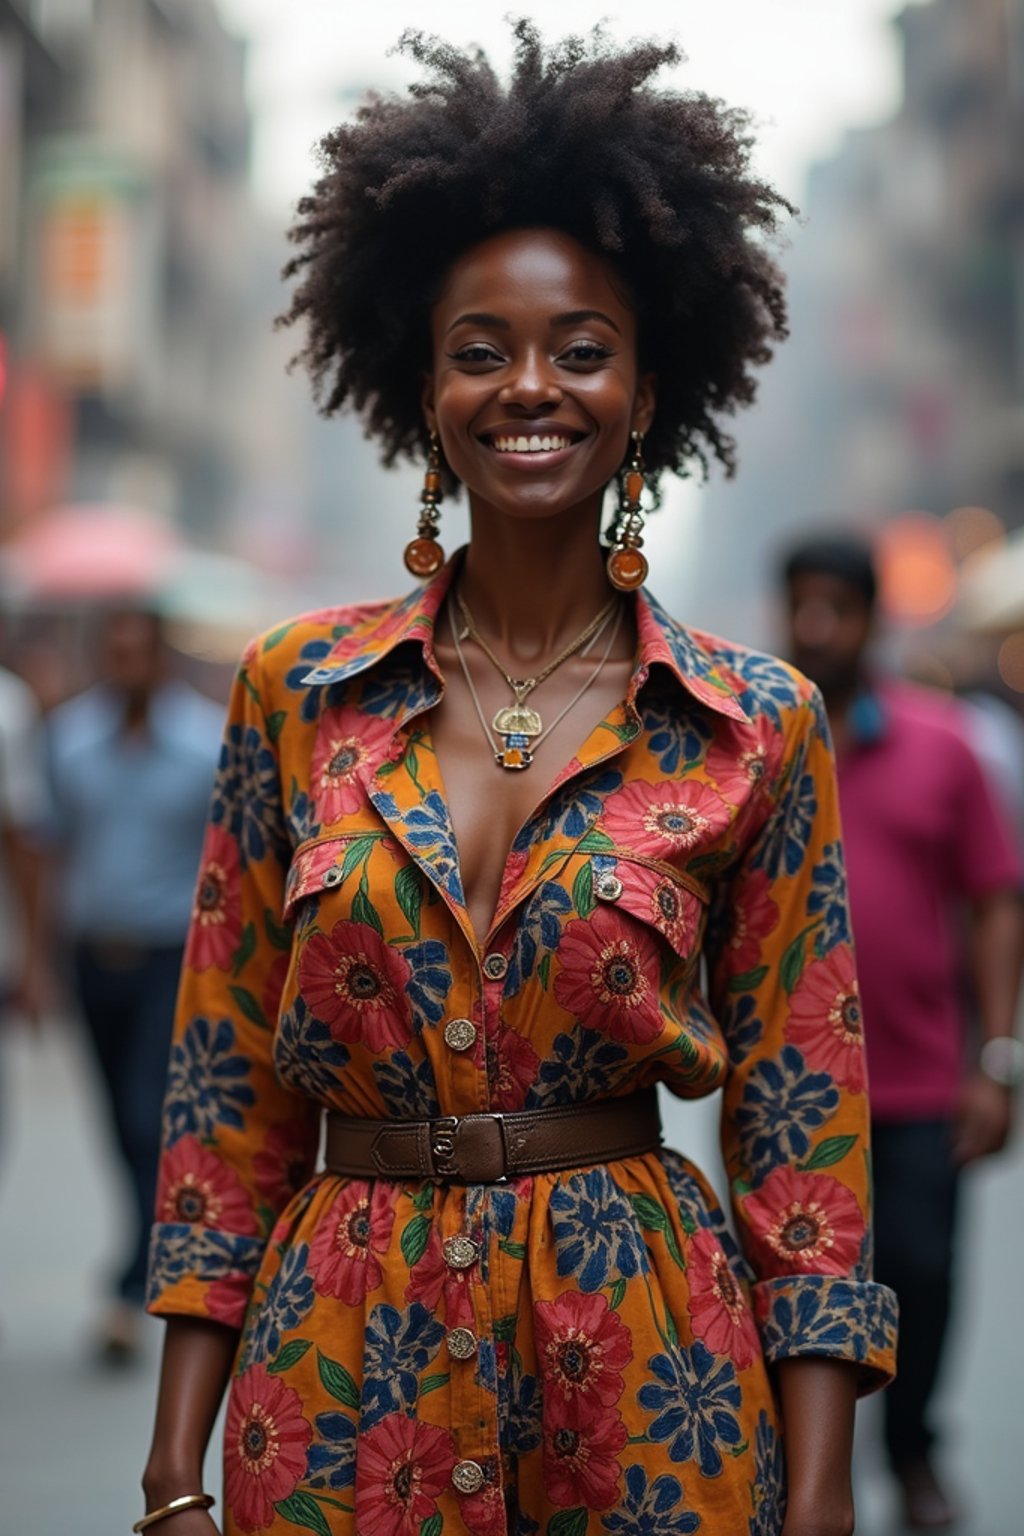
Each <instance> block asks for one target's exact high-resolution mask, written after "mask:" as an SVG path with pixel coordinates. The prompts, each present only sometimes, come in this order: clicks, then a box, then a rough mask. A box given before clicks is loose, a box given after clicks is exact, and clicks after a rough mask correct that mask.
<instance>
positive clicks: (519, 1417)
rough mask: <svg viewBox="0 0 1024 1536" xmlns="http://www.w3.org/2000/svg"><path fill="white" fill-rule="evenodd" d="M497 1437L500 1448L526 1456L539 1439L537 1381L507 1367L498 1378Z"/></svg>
mask: <svg viewBox="0 0 1024 1536" xmlns="http://www.w3.org/2000/svg"><path fill="white" fill-rule="evenodd" d="M498 1438H499V1440H500V1443H501V1448H502V1450H503V1451H511V1452H512V1454H513V1455H515V1456H526V1455H527V1454H528V1453H529V1452H530V1451H533V1450H536V1448H537V1446H538V1445H540V1441H541V1394H540V1383H539V1381H538V1380H537V1378H536V1376H531V1375H528V1374H526V1373H524V1372H523V1371H521V1370H519V1369H518V1368H517V1367H515V1366H510V1367H509V1369H508V1371H507V1372H505V1374H504V1375H502V1376H499V1377H498Z"/></svg>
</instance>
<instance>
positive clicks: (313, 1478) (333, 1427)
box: [306, 1413, 356, 1488]
mask: <svg viewBox="0 0 1024 1536" xmlns="http://www.w3.org/2000/svg"><path fill="white" fill-rule="evenodd" d="M314 1423H315V1424H316V1432H317V1435H318V1436H319V1439H317V1440H314V1441H313V1443H312V1445H311V1446H310V1447H309V1452H308V1460H307V1462H306V1473H307V1478H308V1482H309V1486H310V1487H311V1488H350V1487H351V1486H352V1484H353V1483H354V1482H355V1480H356V1426H355V1425H354V1424H353V1422H352V1420H351V1419H350V1418H348V1417H346V1415H345V1414H343V1413H318V1414H317V1416H316V1419H315V1420H314Z"/></svg>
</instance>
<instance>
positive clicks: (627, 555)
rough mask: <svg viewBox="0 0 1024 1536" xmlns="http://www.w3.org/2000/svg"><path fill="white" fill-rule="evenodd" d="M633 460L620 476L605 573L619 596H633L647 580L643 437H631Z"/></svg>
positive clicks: (636, 434) (640, 433) (635, 433)
mask: <svg viewBox="0 0 1024 1536" xmlns="http://www.w3.org/2000/svg"><path fill="white" fill-rule="evenodd" d="M632 439H633V456H632V458H631V459H630V461H629V465H628V467H627V468H626V469H625V470H624V472H623V476H622V501H621V504H620V506H619V511H618V515H617V517H616V519H615V527H614V532H613V535H612V548H611V551H610V553H609V555H608V560H607V562H606V565H605V569H606V570H607V572H608V580H609V581H610V582H611V584H612V586H613V587H616V588H618V590H619V591H620V592H635V591H636V589H637V587H642V586H643V584H644V582H645V581H646V580H647V572H648V570H649V566H648V564H647V557H646V555H643V554H641V547H642V545H643V542H644V541H643V539H642V538H641V534H642V532H643V526H644V517H643V509H642V507H641V505H640V498H641V496H642V495H643V489H644V456H643V448H644V437H643V433H642V432H634V433H632Z"/></svg>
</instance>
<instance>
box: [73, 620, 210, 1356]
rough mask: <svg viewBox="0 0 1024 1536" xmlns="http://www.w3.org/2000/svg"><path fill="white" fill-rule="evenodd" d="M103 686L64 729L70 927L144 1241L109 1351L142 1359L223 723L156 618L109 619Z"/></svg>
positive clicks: (106, 1336)
mask: <svg viewBox="0 0 1024 1536" xmlns="http://www.w3.org/2000/svg"><path fill="white" fill-rule="evenodd" d="M100 670H101V677H102V681H101V682H100V683H99V684H98V685H97V686H96V687H94V688H91V689H89V690H88V691H87V692H86V693H83V694H80V695H79V696H78V697H77V698H74V699H71V700H70V701H69V702H68V703H66V704H64V705H62V706H61V707H60V708H59V709H57V710H55V711H54V712H53V714H52V715H51V716H50V760H51V777H52V784H53V795H54V802H55V810H56V818H57V831H58V846H59V853H60V864H59V874H58V891H57V905H58V913H57V916H58V921H59V923H60V926H61V929H62V933H63V936H64V938H65V940H66V942H67V945H68V948H69V952H70V959H71V970H72V975H73V980H74V984H75V990H76V992H77V997H78V1001H79V1004H80V1007H81V1012H82V1015H83V1018H84V1020H85V1023H86V1026H87V1030H88V1033H89V1036H90V1038H91V1040H92V1043H93V1046H94V1048H95V1055H96V1061H97V1064H98V1066H99V1070H100V1074H101V1077H102V1080H103V1083H104V1086H105V1088H106V1091H107V1099H108V1104H109V1109H110V1114H111V1119H112V1123H113V1129H114V1131H115V1135H116V1141H117V1146H118V1149H119V1152H120V1154H121V1157H122V1159H123V1161H124V1164H125V1168H126V1171H127V1173H128V1175H129V1178H130V1183H131V1190H132V1195H133V1202H134V1206H135V1212H134V1214H135V1218H136V1222H137V1230H136V1233H135V1238H134V1242H133V1247H132V1252H131V1255H130V1257H129V1260H128V1262H127V1264H126V1266H125V1267H124V1269H123V1270H122V1272H121V1274H120V1276H119V1278H118V1281H117V1299H116V1301H115V1302H114V1303H113V1304H112V1305H111V1308H110V1310H109V1312H108V1315H107V1318H106V1321H105V1324H104V1328H103V1333H102V1337H101V1340H100V1343H101V1348H102V1352H103V1354H104V1356H105V1357H106V1358H107V1359H108V1360H110V1361H116V1360H121V1359H127V1358H130V1356H131V1355H132V1353H133V1352H134V1348H135V1344H136V1335H137V1330H138V1319H139V1316H140V1312H139V1309H140V1307H141V1303H142V1300H143V1294H144V1288H145V1276H146V1244H147V1239H148V1233H149V1226H150V1223H151V1221H152V1216H153V1208H154V1204H155V1199H156V1168H157V1158H158V1153H159V1136H160V1109H161V1103H162V1099H163V1089H164V1080H165V1075H166V1069H167V1055H168V1050H169V1045H170V1035H171V1023H172V1019H173V1013H174V1000H175V993H176V990H177V982H178V972H179V969H180V966H181V959H182V949H183V945H184V942H185V935H186V932H187V928H188V923H189V917H190V914H191V910H192V902H193V893H194V887H195V881H196V871H197V869H198V866H199V856H200V851H201V847H202V839H203V827H204V823H205V818H206V811H207V804H208V801H209V797H210V791H211V788H212V786H213V779H214V773H215V771H216V765H217V754H218V743H219V740H220V732H221V721H222V712H221V710H220V708H219V707H218V706H217V705H215V704H213V703H211V702H210V701H209V700H208V699H206V698H205V697H204V696H203V695H202V694H199V693H197V692H196V691H195V690H194V689H193V688H191V687H189V686H188V685H187V684H185V683H183V682H181V681H178V680H176V679H174V678H172V677H171V675H170V672H169V669H168V665H167V651H166V647H165V645H164V641H163V636H162V633H161V626H160V621H159V619H158V618H156V617H155V616H154V615H153V614H150V613H140V612H120V613H114V614H111V615H109V616H108V618H107V620H106V622H105V624H104V628H103V633H102V650H101V669H100Z"/></svg>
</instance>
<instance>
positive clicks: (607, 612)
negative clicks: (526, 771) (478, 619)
mask: <svg viewBox="0 0 1024 1536" xmlns="http://www.w3.org/2000/svg"><path fill="white" fill-rule="evenodd" d="M455 601H456V602H457V603H458V605H459V612H460V614H461V615H462V621H463V624H464V625H465V628H466V633H467V634H468V635H469V637H470V639H471V640H475V641H476V643H477V645H478V646H479V647H480V649H481V650H482V651H483V653H484V655H485V656H486V657H487V659H488V661H490V662H491V663H492V664H493V665H494V666H495V667H497V669H498V671H499V672H500V673H501V675H502V677H503V678H504V679H505V681H506V683H507V684H508V686H509V687H510V688H511V690H512V699H513V701H512V703H511V704H506V705H505V706H504V707H503V708H502V709H499V710H498V713H497V714H496V715H495V717H494V719H493V720H492V721H491V728H492V729H493V730H494V731H495V732H496V733H497V734H498V735H499V736H502V737H504V738H505V749H506V751H507V752H510V751H519V752H522V751H524V750H525V751H526V752H527V757H528V756H529V746H530V740H531V738H532V737H538V738H539V737H540V736H541V735H542V734H546V733H545V732H544V722H543V720H542V719H541V717H540V715H539V713H538V712H537V710H536V709H534V707H533V706H532V705H531V704H528V703H527V702H526V701H527V699H528V698H529V696H530V694H531V693H532V692H533V690H534V689H535V688H537V687H539V685H540V684H541V683H542V682H543V681H544V679H545V678H548V677H550V676H551V674H552V672H554V671H555V670H556V669H557V668H558V667H560V666H561V665H562V663H563V661H568V660H569V657H570V656H573V655H575V653H576V652H577V651H578V650H580V649H581V648H582V647H584V646H586V647H587V650H589V648H590V647H589V645H588V641H589V642H593V641H594V640H596V638H597V636H598V635H599V634H600V633H601V631H602V629H603V628H604V626H605V625H606V624H607V623H608V620H609V619H610V618H611V616H612V610H613V609H614V608H615V606H616V604H617V603H618V598H617V597H614V596H613V597H610V598H609V599H608V601H607V602H606V603H605V605H604V607H603V608H602V609H601V610H600V612H599V613H596V614H595V615H594V617H593V618H592V619H591V621H590V623H589V624H588V625H587V626H586V628H585V629H583V630H581V632H580V633H579V634H578V635H577V636H576V638H575V640H571V641H570V642H569V644H568V645H567V646H564V647H563V649H562V650H561V651H559V653H558V655H557V656H556V657H555V659H554V661H550V662H549V663H548V665H547V666H546V667H543V668H542V669H541V671H540V672H538V673H536V675H535V676H534V677H522V678H520V677H513V676H512V675H511V673H510V672H507V671H506V670H505V668H504V667H503V666H502V664H501V662H500V661H499V660H498V657H497V656H495V654H494V652H493V651H492V650H491V647H490V646H489V645H488V643H487V641H486V640H485V639H484V637H483V635H482V634H481V633H480V631H479V630H478V629H477V627H476V623H475V621H474V619H473V615H472V614H471V613H470V611H469V606H468V604H467V603H466V600H465V598H464V597H463V596H462V593H461V592H456V594H455ZM583 654H584V655H586V651H584V652H583ZM460 659H461V653H460ZM538 745H539V741H538ZM504 766H505V767H520V766H522V767H524V768H525V767H527V766H528V763H522V764H520V763H519V762H516V763H514V764H513V763H511V762H509V763H506V764H505V765H504Z"/></svg>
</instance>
